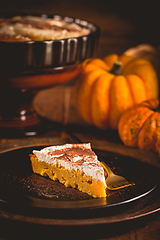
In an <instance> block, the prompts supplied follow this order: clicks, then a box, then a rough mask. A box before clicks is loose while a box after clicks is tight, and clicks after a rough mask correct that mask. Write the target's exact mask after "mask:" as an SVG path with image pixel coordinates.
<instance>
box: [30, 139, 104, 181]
mask: <svg viewBox="0 0 160 240" xmlns="http://www.w3.org/2000/svg"><path fill="white" fill-rule="evenodd" d="M33 154H35V155H36V157H37V158H38V160H39V161H42V162H46V163H48V164H54V165H56V164H58V166H63V167H65V168H66V169H69V170H70V171H71V170H72V169H74V170H75V171H77V170H78V169H79V170H80V171H82V172H84V173H85V174H86V175H89V176H91V177H93V178H95V179H96V180H98V179H99V180H100V181H101V182H103V183H104V185H105V186H106V183H105V177H104V169H103V167H102V166H101V164H100V162H99V161H98V158H97V155H96V154H95V153H94V152H93V151H92V149H91V145H90V143H84V144H65V145H59V146H51V147H47V148H44V149H41V150H40V151H37V150H33Z"/></svg>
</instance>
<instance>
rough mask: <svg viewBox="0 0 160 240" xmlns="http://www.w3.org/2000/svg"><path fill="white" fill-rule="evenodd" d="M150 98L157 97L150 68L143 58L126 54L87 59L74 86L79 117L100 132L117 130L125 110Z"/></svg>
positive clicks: (154, 77) (154, 78)
mask: <svg viewBox="0 0 160 240" xmlns="http://www.w3.org/2000/svg"><path fill="white" fill-rule="evenodd" d="M117 63H118V69H116V68H117V65H116V64H117ZM150 98H153V99H157V98H158V79H157V75H156V72H155V70H154V68H153V66H152V65H151V63H150V62H149V61H148V60H146V59H143V58H133V57H131V56H127V55H122V56H120V57H119V56H118V55H116V54H112V55H109V56H107V57H106V58H105V59H104V60H101V59H98V58H96V59H87V60H86V61H85V62H84V64H83V66H82V73H81V75H80V77H79V79H78V82H77V85H76V87H75V104H76V106H77V109H78V111H79V113H80V115H81V116H82V118H83V119H84V120H85V121H86V122H87V123H88V124H92V125H95V126H96V127H98V128H101V129H107V128H111V129H117V125H118V121H119V118H120V116H121V114H122V112H123V111H124V110H126V109H128V108H130V107H132V106H133V105H135V104H137V103H141V102H143V101H145V100H147V99H150Z"/></svg>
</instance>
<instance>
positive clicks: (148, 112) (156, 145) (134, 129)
mask: <svg viewBox="0 0 160 240" xmlns="http://www.w3.org/2000/svg"><path fill="white" fill-rule="evenodd" d="M158 106H159V100H156V99H151V100H148V101H145V102H143V103H140V104H138V105H136V106H133V107H132V108H130V109H128V110H126V111H124V112H123V114H122V116H121V118H120V120H119V123H118V132H119V136H120V138H121V140H122V142H123V143H124V144H125V145H127V146H131V147H138V148H140V149H145V150H147V151H149V150H152V151H154V152H156V153H159V154H160V112H158V110H157V107H158Z"/></svg>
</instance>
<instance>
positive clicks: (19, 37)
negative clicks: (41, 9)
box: [0, 14, 100, 77]
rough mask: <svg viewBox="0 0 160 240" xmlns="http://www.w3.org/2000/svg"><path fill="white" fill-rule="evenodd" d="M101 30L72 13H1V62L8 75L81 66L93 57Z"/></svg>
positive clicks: (4, 71) (3, 71)
mask: <svg viewBox="0 0 160 240" xmlns="http://www.w3.org/2000/svg"><path fill="white" fill-rule="evenodd" d="M99 35H100V29H99V27H98V26H96V25H95V24H93V23H90V22H87V21H84V20H81V19H78V18H72V17H68V16H59V15H53V16H47V15H46V14H42V15H18V14H15V15H13V16H10V17H8V16H7V17H6V16H5V15H3V14H2V15H1V16H0V52H1V54H0V62H1V69H2V72H1V74H3V75H4V76H6V75H7V76H9V77H14V76H17V75H19V74H20V75H21V74H22V75H24V74H25V75H26V74H29V75H32V74H33V72H34V73H35V72H36V73H41V71H42V70H44V69H45V71H47V70H51V69H59V68H64V67H70V66H73V65H78V64H79V63H81V62H82V61H84V60H85V59H86V58H90V57H93V56H94V55H95V52H96V50H97V44H98V39H99Z"/></svg>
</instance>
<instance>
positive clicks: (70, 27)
mask: <svg viewBox="0 0 160 240" xmlns="http://www.w3.org/2000/svg"><path fill="white" fill-rule="evenodd" d="M89 33H90V30H89V29H87V28H83V27H80V26H79V25H78V24H76V23H74V22H72V23H70V22H66V21H64V20H62V19H54V18H53V19H52V18H43V17H36V16H24V17H22V16H15V17H13V18H10V19H5V18H3V19H2V18H0V40H7V39H8V40H9V39H12V40H17V41H18V40H23V41H30V40H37V41H44V40H58V39H65V38H74V37H80V36H83V35H88V34H89Z"/></svg>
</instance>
